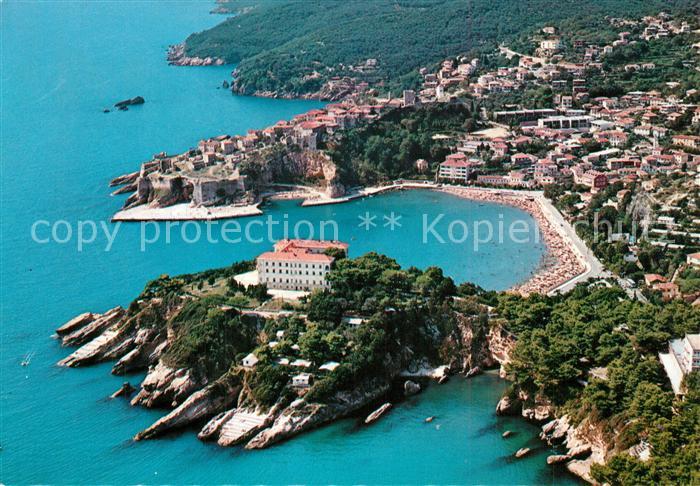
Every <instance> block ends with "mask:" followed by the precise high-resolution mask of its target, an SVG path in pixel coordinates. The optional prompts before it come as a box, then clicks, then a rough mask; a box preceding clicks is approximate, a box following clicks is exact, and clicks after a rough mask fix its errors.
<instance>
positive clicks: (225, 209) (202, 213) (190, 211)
mask: <svg viewBox="0 0 700 486" xmlns="http://www.w3.org/2000/svg"><path fill="white" fill-rule="evenodd" d="M261 214H262V211H261V210H260V208H259V207H258V204H252V205H249V206H212V207H201V206H200V207H193V206H190V204H189V203H180V204H174V205H172V206H167V207H164V208H152V207H149V206H147V205H142V206H136V207H134V208H130V209H123V210H121V211H119V212H117V213H116V214H115V215H114V216H113V217H112V221H185V220H213V219H229V218H241V217H245V216H259V215H261Z"/></svg>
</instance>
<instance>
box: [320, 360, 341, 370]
mask: <svg viewBox="0 0 700 486" xmlns="http://www.w3.org/2000/svg"><path fill="white" fill-rule="evenodd" d="M338 366H340V363H338V362H336V361H329V362H327V363H323V364H322V365H321V366H319V367H318V369H319V370H325V371H333V370H335V369H336V368H337V367H338Z"/></svg>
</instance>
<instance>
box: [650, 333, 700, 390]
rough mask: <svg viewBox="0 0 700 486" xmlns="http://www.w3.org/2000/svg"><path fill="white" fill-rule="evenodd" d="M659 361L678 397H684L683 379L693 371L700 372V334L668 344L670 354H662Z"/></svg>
mask: <svg viewBox="0 0 700 486" xmlns="http://www.w3.org/2000/svg"><path fill="white" fill-rule="evenodd" d="M659 359H660V360H661V364H662V365H663V366H664V369H665V370H666V374H667V375H668V378H669V380H670V381H671V387H672V388H673V392H674V393H675V394H676V395H683V394H684V391H683V390H682V386H681V385H682V384H683V378H684V377H685V376H686V375H687V374H689V373H690V372H691V371H697V370H700V334H686V335H685V337H684V338H683V339H674V340H673V341H670V342H669V343H668V353H660V354H659Z"/></svg>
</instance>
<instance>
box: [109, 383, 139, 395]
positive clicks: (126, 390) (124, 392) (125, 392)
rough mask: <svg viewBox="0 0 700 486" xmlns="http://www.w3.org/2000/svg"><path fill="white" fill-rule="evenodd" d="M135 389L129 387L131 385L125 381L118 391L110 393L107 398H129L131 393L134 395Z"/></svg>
mask: <svg viewBox="0 0 700 486" xmlns="http://www.w3.org/2000/svg"><path fill="white" fill-rule="evenodd" d="M134 391H136V389H135V388H134V387H133V386H131V383H129V382H128V381H125V382H124V384H123V385H122V386H121V387H120V388H119V390H117V391H115V392H114V393H112V394H111V395H110V396H109V398H119V397H124V398H126V397H129V396H131V394H132V393H134Z"/></svg>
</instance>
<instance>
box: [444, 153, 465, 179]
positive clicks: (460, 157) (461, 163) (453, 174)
mask: <svg viewBox="0 0 700 486" xmlns="http://www.w3.org/2000/svg"><path fill="white" fill-rule="evenodd" d="M470 168H471V164H470V163H469V162H468V161H467V156H466V155H464V154H463V153H456V154H450V155H448V156H447V158H446V159H445V161H444V162H443V163H441V164H440V170H439V171H438V177H439V178H440V179H447V180H450V181H459V182H467V181H468V180H469V173H470Z"/></svg>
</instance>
